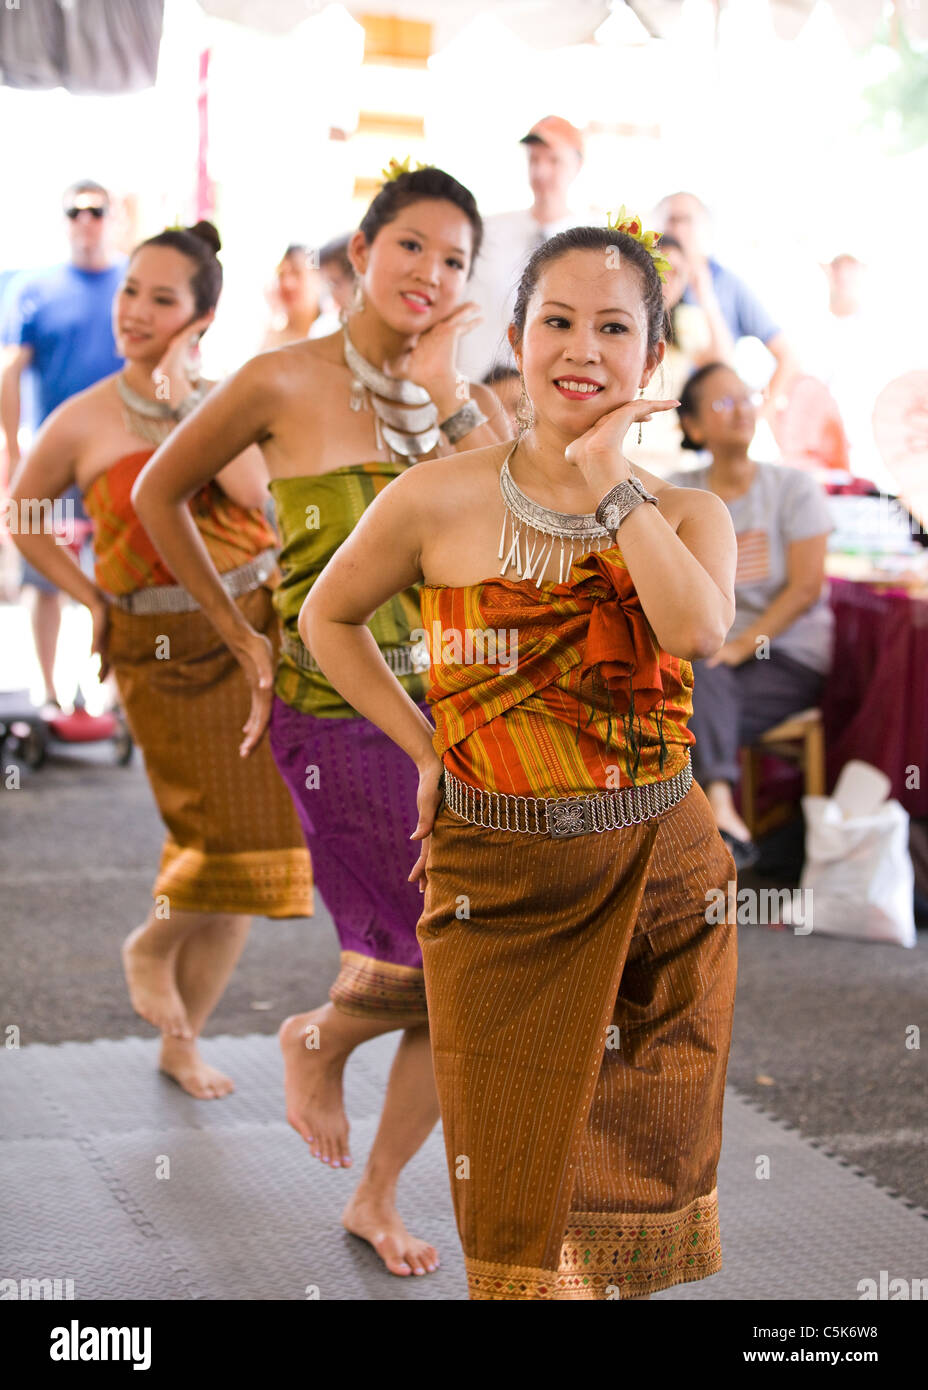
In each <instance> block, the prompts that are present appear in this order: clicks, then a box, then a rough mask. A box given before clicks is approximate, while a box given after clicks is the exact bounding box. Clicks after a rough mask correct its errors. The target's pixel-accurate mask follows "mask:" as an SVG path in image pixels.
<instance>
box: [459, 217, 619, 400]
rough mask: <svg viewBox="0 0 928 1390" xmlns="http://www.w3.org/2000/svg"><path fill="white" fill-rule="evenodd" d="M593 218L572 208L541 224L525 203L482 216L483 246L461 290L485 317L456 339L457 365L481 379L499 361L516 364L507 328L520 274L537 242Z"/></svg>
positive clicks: (473, 376) (591, 222)
mask: <svg viewBox="0 0 928 1390" xmlns="http://www.w3.org/2000/svg"><path fill="white" fill-rule="evenodd" d="M594 222H595V215H594V214H593V213H584V214H580V213H573V212H571V213H568V214H567V216H566V217H562V218H561V219H560V220H559V221H557V222H550V223H547V224H545V225H544V226H542V224H541V223H540V222H536V221H535V218H534V217H533V216H532V214H531V210H530V209H529V208H523V209H520V210H519V211H518V212H499V213H494V214H493V215H492V216H490V217H487V218H485V219H484V224H483V228H484V236H483V246H482V247H481V250H480V255H479V256H478V257H477V263H476V265H475V267H474V273H473V275H472V276H471V278H470V280H469V281H468V285H467V289H466V291H465V296H464V297H465V299H474V300H476V301H477V303H478V304H479V305H480V308H481V311H482V313H483V323H481V324H478V325H477V327H476V328H472V329H471V331H470V332H469V333H465V334H464V335H463V336H462V337H461V339H460V340H459V343H458V369H459V370H460V371H462V372H463V373H464V375H465V376H467V377H469V378H470V380H471V381H481V380H482V379H483V377H484V376H486V374H487V372H488V371H489V370H490V368H491V367H493V366H496V364H497V363H506V364H511V365H512V366H515V362H514V360H513V357H512V351H511V349H510V347H509V343H508V342H507V340H506V330H507V329H508V327H509V323H510V320H511V319H512V309H513V305H514V304H515V300H516V288H517V286H518V284H519V279H520V277H521V275H522V271H523V269H524V268H525V264H526V262H527V260H528V258H529V256H530V255H531V254H532V252H533V251H534V250H535V248H536V246H540V245H541V243H542V242H543V241H547V239H548V237H552V236H555V235H556V234H557V233H558V232H566V231H567V229H568V228H569V227H583V226H587V225H592V224H593V223H594Z"/></svg>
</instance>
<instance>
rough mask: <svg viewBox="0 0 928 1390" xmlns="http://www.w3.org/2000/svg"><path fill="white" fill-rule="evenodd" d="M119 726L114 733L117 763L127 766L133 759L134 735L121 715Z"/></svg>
mask: <svg viewBox="0 0 928 1390" xmlns="http://www.w3.org/2000/svg"><path fill="white" fill-rule="evenodd" d="M117 718H118V720H119V728H118V729H117V730H116V732H115V734H114V735H113V747H114V748H115V750H116V764H117V766H118V767H127V766H128V765H129V763H130V762H131V761H132V750H133V748H134V747H135V744H134V742H133V739H132V735H131V734H130V733H129V729H128V727H127V725H126V723H125V720H124V719H123V718H122V717H121V716H117Z"/></svg>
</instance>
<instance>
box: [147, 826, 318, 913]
mask: <svg viewBox="0 0 928 1390" xmlns="http://www.w3.org/2000/svg"><path fill="white" fill-rule="evenodd" d="M152 897H153V898H155V900H156V905H157V900H158V899H161V898H163V899H165V900H166V902H167V904H168V905H169V908H174V909H176V911H178V912H221V913H229V914H234V915H241V916H256V917H274V918H284V917H311V916H312V915H313V885H312V871H311V868H310V862H309V856H308V854H307V853H306V851H305V849H265V850H249V851H244V852H241V853H238V854H210V853H208V852H207V851H205V850H200V849H193V848H191V847H189V846H186V847H182V846H181V845H178V844H177V843H176V841H175V840H174V839H173V838H172V837H171V836H170V835H168V837H167V839H166V840H165V843H164V848H163V850H162V852H161V864H160V866H159V869H158V877H157V878H156V880H155V885H154V887H153V889H152Z"/></svg>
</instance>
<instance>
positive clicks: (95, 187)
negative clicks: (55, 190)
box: [61, 179, 110, 207]
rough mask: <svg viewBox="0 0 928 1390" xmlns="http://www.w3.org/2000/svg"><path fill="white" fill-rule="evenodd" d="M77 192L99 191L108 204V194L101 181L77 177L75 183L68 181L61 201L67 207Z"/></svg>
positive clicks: (107, 204)
mask: <svg viewBox="0 0 928 1390" xmlns="http://www.w3.org/2000/svg"><path fill="white" fill-rule="evenodd" d="M79 193H100V194H102V195H103V200H104V202H105V204H106V206H107V207H109V205H110V195H109V193H107V191H106V189H105V188H104V187H103V184H102V183H95V182H94V180H93V179H79V180H78V182H77V183H69V184H68V186H67V188H66V189H65V190H64V192H63V193H62V195H61V201H62V203H63V204H64V206H65V207H67V206H68V205H69V204H70V202H71V200H72V198H76V197H77V196H78V194H79Z"/></svg>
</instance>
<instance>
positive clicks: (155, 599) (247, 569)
mask: <svg viewBox="0 0 928 1390" xmlns="http://www.w3.org/2000/svg"><path fill="white" fill-rule="evenodd" d="M276 564H277V553H276V551H274V550H264V551H262V552H261V554H260V555H256V556H255V558H254V559H253V560H249V561H248V563H247V564H245V565H239V566H237V568H236V569H234V570H226V572H225V574H221V575H220V576H219V578H220V580H221V582H222V587H223V588H224V589H225V591H226V593H227V594H228V595H229V597H230V598H241V596H242V594H248V593H250V592H251V590H252V589H259V588H260V587H261V585H262V584H263V583H264V581H265V580H266V579H268V578H269V577H270V576H271V575H272V574H273V573H274V568H275V566H276ZM111 601H112V602H113V603H114V604H115V605H116V607H117V608H122V609H123V610H124V611H125V612H126V613H195V612H196V611H197V609H198V608H199V607H200V605H199V604H198V603H197V601H196V599H195V598H194V597H193V596H192V595H191V594H188V592H187V590H186V589H185V588H184V587H183V585H181V584H154V585H152V587H151V588H149V589H136V590H135V592H134V593H131V594H115V595H114V596H113V598H112V600H111Z"/></svg>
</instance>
